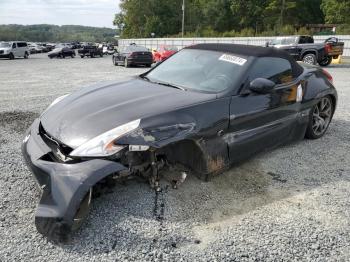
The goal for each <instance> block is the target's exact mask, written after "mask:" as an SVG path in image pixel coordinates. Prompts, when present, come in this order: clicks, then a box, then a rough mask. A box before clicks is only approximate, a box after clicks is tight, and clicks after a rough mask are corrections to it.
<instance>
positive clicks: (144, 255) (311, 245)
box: [0, 55, 350, 261]
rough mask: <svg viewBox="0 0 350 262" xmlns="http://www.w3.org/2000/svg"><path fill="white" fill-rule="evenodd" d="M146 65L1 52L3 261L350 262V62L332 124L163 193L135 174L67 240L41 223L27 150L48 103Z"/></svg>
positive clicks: (339, 70) (333, 69) (343, 70)
mask: <svg viewBox="0 0 350 262" xmlns="http://www.w3.org/2000/svg"><path fill="white" fill-rule="evenodd" d="M145 70H146V69H144V68H128V69H126V68H123V67H115V66H113V65H112V61H111V58H110V57H104V58H94V59H89V58H85V59H80V58H74V59H70V58H66V59H52V60H50V59H48V58H47V57H46V56H45V55H33V56H31V57H30V59H28V60H24V59H16V60H13V61H10V60H0V236H1V237H0V261H282V260H283V261H349V260H350V200H349V199H350V154H349V152H350V103H349V101H350V64H346V65H338V66H330V67H328V68H327V70H328V71H329V72H330V73H331V74H332V75H333V77H334V83H335V86H336V87H337V89H338V93H339V104H338V107H337V111H336V114H335V116H334V119H333V122H332V123H331V126H330V128H329V131H328V133H327V134H326V135H325V136H324V137H323V138H322V139H319V140H316V141H311V140H304V141H300V142H297V143H294V144H290V145H286V146H284V147H281V148H278V149H275V150H273V151H270V152H266V153H263V154H260V155H258V156H256V157H254V158H253V159H251V160H249V161H246V162H244V163H242V164H241V165H239V166H237V167H235V168H232V169H231V170H229V171H228V172H226V173H224V174H222V175H220V176H218V177H216V178H214V179H212V180H211V181H209V182H203V181H201V180H198V179H197V178H196V177H193V176H191V175H190V176H189V177H188V178H187V180H186V181H185V183H184V184H182V185H181V186H180V187H179V188H178V189H177V190H175V189H172V188H171V187H167V183H166V182H164V181H163V182H162V187H163V191H162V192H160V193H158V194H156V193H155V192H154V191H152V190H151V189H150V188H149V186H148V185H147V183H145V182H142V181H130V182H127V183H126V184H120V185H117V186H116V187H115V188H114V189H113V190H112V191H111V192H109V193H108V194H105V195H103V196H101V197H100V198H97V199H95V200H94V201H93V203H92V210H91V213H90V216H89V218H88V219H87V221H86V223H85V225H84V226H83V228H82V229H81V230H79V231H78V232H77V233H76V234H75V235H74V236H73V237H72V240H71V241H70V242H69V243H68V244H66V245H58V244H53V243H50V242H48V241H47V240H46V239H45V238H44V237H42V236H41V235H40V234H38V233H37V232H36V229H35V226H34V214H35V208H36V204H37V202H38V198H39V192H38V191H37V190H36V185H35V182H34V181H33V179H32V176H31V173H30V172H29V171H28V169H27V168H26V166H25V165H24V163H23V161H22V157H21V152H20V145H21V140H22V138H23V133H24V132H25V129H26V128H27V127H28V126H29V125H30V123H31V122H32V121H33V120H34V118H36V117H37V116H39V114H40V112H42V111H43V110H44V109H45V108H46V107H47V106H48V105H49V104H50V102H51V101H52V100H53V99H54V98H56V97H58V96H60V95H64V94H67V93H70V92H73V91H74V90H77V89H78V88H80V87H82V86H86V85H89V84H92V83H96V82H100V81H110V80H121V79H124V78H126V77H132V76H134V75H137V74H140V73H141V72H144V71H145Z"/></svg>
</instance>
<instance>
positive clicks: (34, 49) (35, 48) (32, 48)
mask: <svg viewBox="0 0 350 262" xmlns="http://www.w3.org/2000/svg"><path fill="white" fill-rule="evenodd" d="M28 48H29V53H30V54H37V53H41V52H42V47H41V46H40V45H38V44H37V43H28Z"/></svg>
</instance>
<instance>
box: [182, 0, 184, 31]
mask: <svg viewBox="0 0 350 262" xmlns="http://www.w3.org/2000/svg"><path fill="white" fill-rule="evenodd" d="M184 34H185V0H182V38H183V37H184Z"/></svg>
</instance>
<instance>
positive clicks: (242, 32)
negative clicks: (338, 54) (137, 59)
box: [114, 0, 350, 38]
mask: <svg viewBox="0 0 350 262" xmlns="http://www.w3.org/2000/svg"><path fill="white" fill-rule="evenodd" d="M182 3H183V0H162V1H159V0H147V1H144V0H121V2H120V10H121V11H120V12H119V13H117V14H116V15H115V19H114V25H116V26H117V27H118V28H119V29H120V30H121V36H122V37H125V38H143V37H152V36H153V37H154V36H155V37H165V36H180V35H181V26H182ZM324 23H329V24H338V25H339V26H338V27H337V33H344V34H350V0H185V35H186V36H189V37H193V36H197V37H200V36H206V37H211V36H212V37H214V36H267V35H279V34H294V33H300V34H306V33H310V32H309V31H308V29H307V28H306V25H308V24H324Z"/></svg>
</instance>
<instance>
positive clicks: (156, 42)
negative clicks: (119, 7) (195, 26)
mask: <svg viewBox="0 0 350 262" xmlns="http://www.w3.org/2000/svg"><path fill="white" fill-rule="evenodd" d="M329 37H331V36H314V39H315V42H316V43H322V42H324V40H326V39H327V38H329ZM335 37H338V38H339V40H340V41H342V42H345V45H344V54H343V55H344V56H350V35H336V36H335ZM274 38H275V37H220V38H206V37H199V38H143V39H120V40H119V46H120V47H123V46H125V45H129V44H131V43H135V44H137V45H142V46H145V47H147V48H149V49H158V48H159V47H160V45H164V44H166V45H172V46H177V47H178V48H179V49H181V48H183V47H185V46H188V45H193V44H199V43H230V44H243V45H258V46H265V43H266V42H267V41H269V40H272V39H274Z"/></svg>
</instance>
